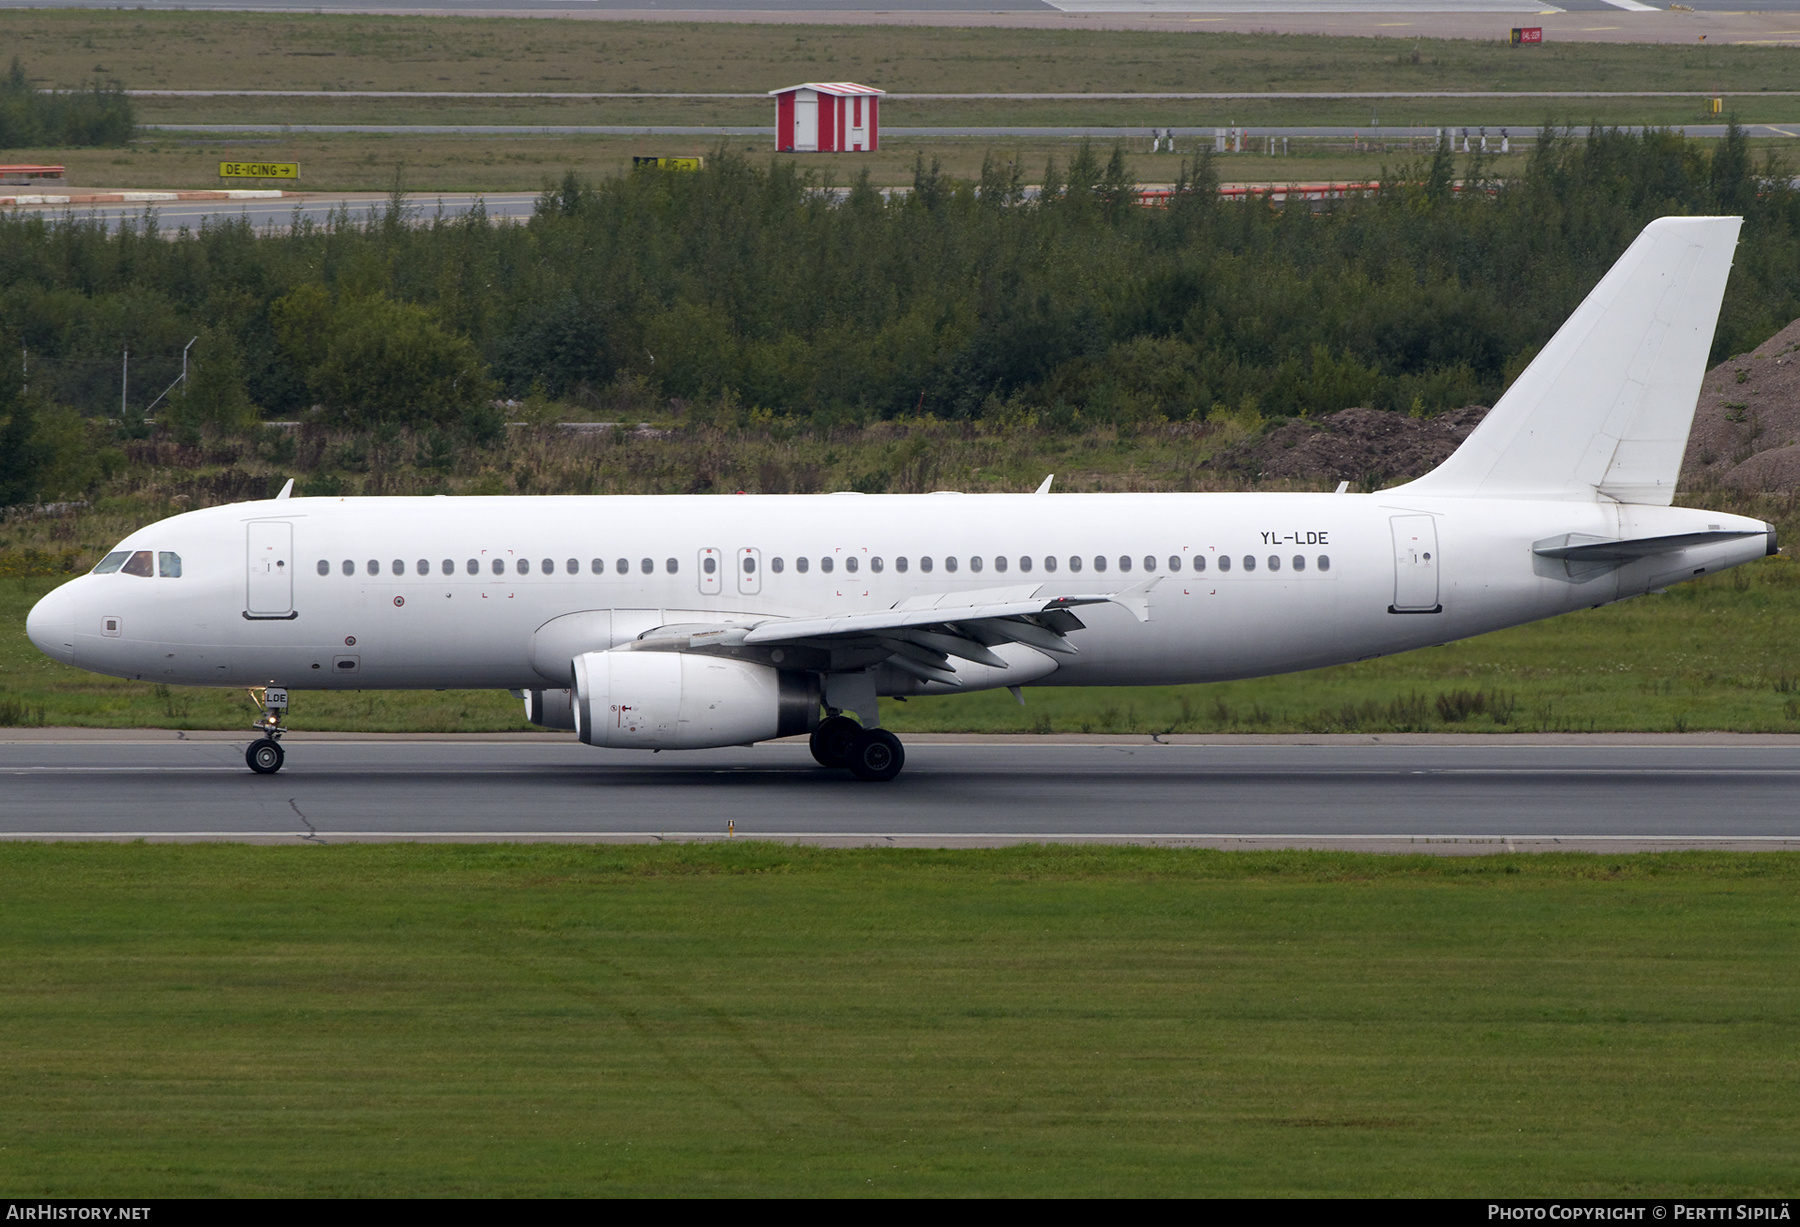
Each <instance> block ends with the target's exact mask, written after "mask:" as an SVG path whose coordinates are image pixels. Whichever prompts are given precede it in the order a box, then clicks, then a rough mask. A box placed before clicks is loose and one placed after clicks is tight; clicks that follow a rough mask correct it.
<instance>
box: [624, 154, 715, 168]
mask: <svg viewBox="0 0 1800 1227" xmlns="http://www.w3.org/2000/svg"><path fill="white" fill-rule="evenodd" d="M631 164H632V165H633V166H657V167H661V168H662V169H663V170H700V169H701V168H702V167H704V166H705V165H706V159H705V158H647V157H641V156H638V157H633V158H632V159H631Z"/></svg>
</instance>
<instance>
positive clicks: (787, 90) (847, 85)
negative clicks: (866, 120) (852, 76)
mask: <svg viewBox="0 0 1800 1227" xmlns="http://www.w3.org/2000/svg"><path fill="white" fill-rule="evenodd" d="M797 89H816V90H818V91H819V92H820V93H821V94H831V95H834V96H836V97H839V98H852V97H858V96H862V97H870V96H873V97H880V96H881V95H884V94H886V93H887V91H886V90H884V89H876V88H875V87H874V86H873V85H858V84H857V83H856V82H854V81H808V82H806V83H805V84H803V85H789V86H785V87H784V88H782V89H772V90H770V91H769V93H770V95H771V96H773V95H775V94H791V93H793V92H794V91H795V90H797Z"/></svg>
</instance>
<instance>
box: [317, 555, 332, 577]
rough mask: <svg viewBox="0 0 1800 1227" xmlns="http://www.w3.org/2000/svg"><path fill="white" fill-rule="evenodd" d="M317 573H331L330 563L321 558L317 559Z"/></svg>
mask: <svg viewBox="0 0 1800 1227" xmlns="http://www.w3.org/2000/svg"><path fill="white" fill-rule="evenodd" d="M319 574H320V575H330V574H331V564H330V563H328V562H326V561H325V560H324V559H323V558H321V559H319Z"/></svg>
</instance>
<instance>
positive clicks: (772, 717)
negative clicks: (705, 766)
mask: <svg viewBox="0 0 1800 1227" xmlns="http://www.w3.org/2000/svg"><path fill="white" fill-rule="evenodd" d="M574 720H575V731H576V734H577V735H578V736H579V737H580V738H581V740H583V741H585V742H586V743H587V744H588V745H590V746H611V747H614V748H623V749H645V750H703V749H707V748H710V747H714V746H739V745H746V744H748V743H750V742H753V741H767V740H769V739H770V738H772V737H788V736H792V735H794V734H796V733H810V732H812V730H814V729H816V728H817V727H818V726H819V683H818V680H817V679H816V678H815V677H813V676H812V675H811V674H806V673H794V672H789V671H787V670H783V669H773V668H770V667H769V666H767V665H758V664H751V663H749V662H747V661H741V660H731V659H727V658H725V657H719V656H704V655H699V654H696V653H689V652H633V651H626V650H613V651H608V652H586V653H583V654H582V655H580V656H577V657H576V658H575V690H574Z"/></svg>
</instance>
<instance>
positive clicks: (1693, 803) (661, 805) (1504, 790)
mask: <svg viewBox="0 0 1800 1227" xmlns="http://www.w3.org/2000/svg"><path fill="white" fill-rule="evenodd" d="M176 736H177V735H176V734H172V733H144V734H110V735H109V734H91V733H81V732H70V733H58V732H56V731H53V730H45V731H42V732H34V733H32V734H30V735H27V734H24V733H21V732H18V731H16V730H15V731H13V732H12V733H11V734H10V737H11V739H10V740H5V741H0V838H14V839H16V838H113V839H129V838H149V839H237V840H257V841H277V842H289V841H294V840H301V839H307V840H311V839H321V840H343V839H576V840H594V839H602V840H653V839H714V838H726V837H727V830H728V824H729V825H730V830H731V836H730V837H734V838H745V837H752V838H775V839H793V840H805V841H808V842H819V843H893V844H897V845H909V844H910V845H934V846H956V845H967V844H993V843H1011V842H1020V841H1036V840H1054V841H1076V842H1082V841H1103V842H1134V841H1145V842H1156V843H1174V844H1206V845H1211V846H1220V847H1268V846H1344V847H1357V848H1368V849H1380V850H1402V851H1436V852H1483V851H1497V850H1500V849H1503V848H1517V849H1543V848H1567V849H1588V850H1592V849H1604V850H1635V849H1643V848H1672V847H1739V848H1791V849H1797V850H1800V738H1777V737H1769V738H1752V737H1742V738H1731V737H1722V738H1710V739H1709V738H1706V737H1685V738H1683V737H1667V738H1657V737H1600V738H1572V737H1564V738H1554V737H1551V738H1529V737H1506V736H1492V737H1416V738H1411V739H1406V738H1370V737H1338V738H1330V737H1324V738H1254V739H1242V740H1239V739H1229V738H1224V739H1218V738H1215V739H1211V740H1208V739H1204V738H1195V739H1184V742H1183V744H1175V745H1165V744H1157V743H1155V742H1153V741H1151V740H1149V739H1147V738H1079V737H1060V738H1048V739H1046V738H1032V737H1014V738H992V737H911V738H907V739H906V740H907V743H908V761H907V767H906V770H905V772H904V773H903V774H902V775H901V776H900V778H899V779H898V780H895V781H894V782H892V783H889V784H865V783H861V782H859V781H857V780H854V779H852V778H851V777H850V776H849V775H848V774H846V773H843V772H838V771H826V770H823V769H821V768H819V767H817V766H816V765H815V764H814V763H813V762H812V760H811V758H810V756H809V755H808V753H807V751H806V748H805V746H804V744H799V743H795V742H784V743H776V744H770V745H764V746H757V747H745V748H737V749H727V750H713V751H690V752H684V753H673V752H671V753H665V754H656V755H652V754H648V753H644V752H631V751H604V750H595V749H591V748H589V747H586V746H583V745H580V744H578V743H576V742H574V741H572V740H569V739H567V738H562V737H556V736H540V735H522V736H515V737H511V738H506V737H500V738H491V737H490V738H482V737H473V738H471V737H364V738H358V739H353V740H352V739H343V738H341V737H334V736H333V735H330V734H318V735H316V736H315V737H313V738H305V737H290V738H289V739H288V740H287V742H286V743H285V744H286V747H287V766H286V768H285V769H284V770H283V771H282V772H281V773H280V774H278V775H275V776H256V775H252V774H251V773H250V772H249V771H248V770H246V768H245V767H244V763H243V757H242V754H243V747H244V745H245V744H246V741H247V737H245V738H239V739H230V738H229V735H220V734H211V735H208V734H187V735H185V736H186V737H187V738H188V739H186V740H176ZM119 738H125V739H119ZM134 738H135V739H134Z"/></svg>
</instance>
